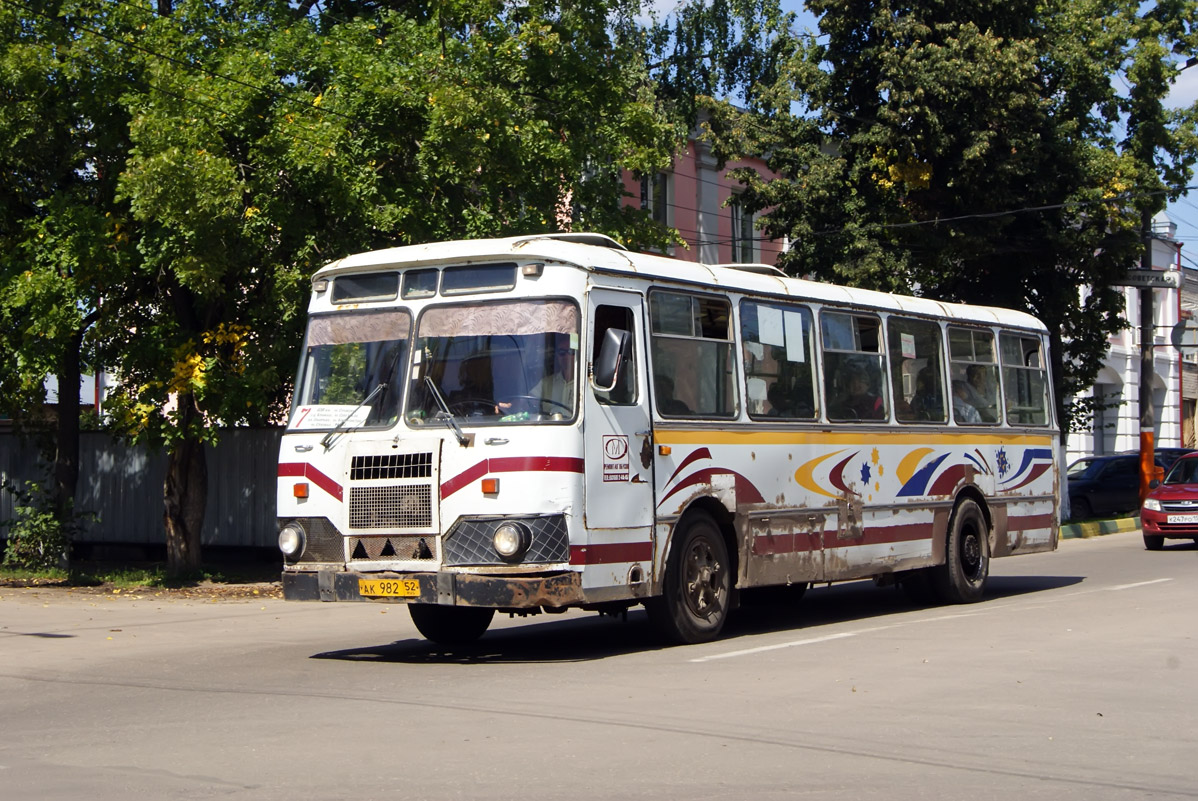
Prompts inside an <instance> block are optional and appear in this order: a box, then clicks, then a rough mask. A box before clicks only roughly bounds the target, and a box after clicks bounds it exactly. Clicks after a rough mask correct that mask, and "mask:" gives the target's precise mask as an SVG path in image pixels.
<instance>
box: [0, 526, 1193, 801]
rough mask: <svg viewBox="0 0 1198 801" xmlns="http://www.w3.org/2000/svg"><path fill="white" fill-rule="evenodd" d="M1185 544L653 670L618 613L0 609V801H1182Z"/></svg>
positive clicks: (1122, 542)
mask: <svg viewBox="0 0 1198 801" xmlns="http://www.w3.org/2000/svg"><path fill="white" fill-rule="evenodd" d="M1196 579H1198V546H1194V545H1192V544H1190V543H1188V542H1187V543H1185V544H1170V545H1168V546H1167V547H1166V548H1165V550H1164V551H1162V552H1155V553H1150V552H1147V551H1145V550H1143V546H1142V544H1141V541H1140V537H1139V534H1138V533H1131V534H1116V535H1111V536H1107V537H1102V538H1098V539H1093V540H1066V541H1065V542H1063V543H1062V545H1061V548H1060V550H1059V551H1058V552H1056V553H1054V554H1043V555H1035V556H1026V557H1016V558H1011V559H1003V560H997V561H995V562H994V563H993V575H992V579H991V584H990V589H989V593H988V598H987V600H985V601H984V602H982V603H980V604H974V605H970V606H955V607H938V608H920V607H916V606H912V605H911V604H909V603H908V602H907V601H906V600H905V599H904V598H903V596H902V595H901V594H900V593H899V592H897V591H896V590H894V589H892V588H885V589H880V588H876V587H874V586H873V585H872V583H869V582H855V583H851V584H843V585H837V586H833V587H830V588H817V589H815V590H812V591H811V592H809V593H808V594H807V596H806V597H805V598H804V599H803V601H802V602H801V603H800V604H799V605H798V606H797V607H795V608H793V609H791V610H769V609H759V608H755V609H744V610H742V611H741V612H740V613H738V614H737V616H736V618H734V619H733V621H731V623H730V625H729V628H728V629H727V630H726V635H725V637H724V638H723V639H721V640H720V641H718V642H715V643H711V644H707V645H701V646H690V647H677V648H661V647H659V646H658V645H657V644H656V642H655V641H654V639H653V635H652V633H651V631H650V630H649V627H648V624H647V622H646V620H645V618H644V616H643V614H642V613H640V612H633V613H632V614H630V615H629V616H628V619H627V621H621V620H612V619H604V618H599V617H597V616H595V615H587V614H582V613H578V614H575V613H570V614H567V615H563V616H557V617H549V616H544V615H542V616H539V617H534V618H527V619H523V620H521V619H515V620H509V619H507V618H504V619H501V620H497V621H496V623H495V624H494V626H493V628H492V630H491V631H490V632H488V634H487V635H486V636H485V637H484V638H483V639H482V640H481V641H480V643H479V644H478V646H477V647H476V648H474V649H472V650H469V651H462V652H458V653H454V652H447V651H445V650H442V649H438V648H436V647H434V646H431V645H429V644H428V643H426V642H424V641H423V640H421V639H419V636H418V635H417V634H416V632H415V630H414V628H413V627H412V624H411V621H410V620H409V618H408V616H407V613H406V611H405V610H404V608H403V607H402V606H389V605H388V606H379V605H367V604H329V605H320V604H288V603H285V602H283V601H279V600H273V599H272V600H252V601H222V602H219V603H210V602H204V601H199V600H190V601H169V600H163V599H160V598H153V597H146V596H143V597H141V598H129V597H125V596H112V597H95V596H80V595H69V594H66V593H63V592H61V591H59V592H54V593H49V594H47V593H45V592H42V593H35V592H34V591H31V590H19V591H18V590H0V800H2V801H14V799H72V801H78V799H82V798H86V799H89V801H93V800H94V801H105V800H106V799H130V798H147V799H193V798H199V799H354V801H368V800H369V799H383V798H387V799H403V800H404V801H411V800H412V799H452V798H482V799H509V798H510V799H530V798H545V799H560V798H570V799H589V798H620V799H641V798H645V799H648V798H652V799H674V798H676V799H700V798H719V799H739V798H746V799H747V798H753V799H775V798H777V799H781V798H786V799H793V798H800V799H806V798H818V799H824V798H829V799H830V798H836V799H888V800H890V799H907V798H911V799H915V798H962V797H967V798H970V799H1041V798H1043V799H1073V798H1076V799H1083V798H1084V799H1140V798H1146V797H1152V798H1165V799H1168V798H1198V758H1196V754H1198V725H1196V724H1198V678H1196V676H1195V673H1196V671H1198V644H1196V642H1195V633H1196V631H1198V626H1196V625H1195V609H1198V580H1196Z"/></svg>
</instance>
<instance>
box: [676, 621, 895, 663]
mask: <svg viewBox="0 0 1198 801" xmlns="http://www.w3.org/2000/svg"><path fill="white" fill-rule="evenodd" d="M892 628H894V626H874V627H872V628H868V629H857V630H856V631H842V632H839V633H837V634H825V635H824V636H822V637H810V638H808V639H806V640H791V641H790V642H780V643H777V644H776V645H762V646H759V647H757V648H745V649H743V650H740V651H728V652H727V653H723V654H712V655H711V656H701V657H699V658H698V659H690V660H688V661H690V662H711V661H713V660H716V659H731V658H732V657H734V656H747V655H748V654H761V653H765V652H766V651H780V650H782V649H783V648H794V647H796V646H799V645H814V644H815V643H820V642H828V641H830V640H843V639H844V638H845V637H856V636H857V635H858V634H868V633H869V632H871V631H881V630H882V629H892Z"/></svg>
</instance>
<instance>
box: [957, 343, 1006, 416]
mask: <svg viewBox="0 0 1198 801" xmlns="http://www.w3.org/2000/svg"><path fill="white" fill-rule="evenodd" d="M996 357H997V353H995V349H994V334H993V333H991V332H990V331H981V330H974V329H968V328H949V329H948V358H949V373H950V375H949V378H950V380H951V383H950V386H952V387H953V397H954V401H953V417H955V418H956V420H957V422H958V423H1001V422H1002V418H1001V416H1000V415H999V408H998V364H996V362H997V361H998V360H997V358H996ZM974 412H976V419H974V418H975V415H974Z"/></svg>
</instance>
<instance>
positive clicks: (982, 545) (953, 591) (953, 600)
mask: <svg viewBox="0 0 1198 801" xmlns="http://www.w3.org/2000/svg"><path fill="white" fill-rule="evenodd" d="M989 575H990V537H989V531H988V529H987V526H986V516H985V515H984V514H982V508H981V507H980V506H978V504H977V501H974V500H973V499H971V498H965V499H963V500H962V501H961V502H960V503H958V504H957V508H956V509H954V510H953V516H952V518H951V519H950V520H949V521H948V538H947V542H946V543H945V556H944V564H942V565H939V566H937V567H935V568H933V571H932V574H931V578H932V586H933V587H935V589H936V594H937V595H938V596H939V597H940V600H941V601H943V602H944V603H950V604H969V603H974V602H975V601H980V600H982V592H983V591H984V590H985V588H986V577H987V576H989Z"/></svg>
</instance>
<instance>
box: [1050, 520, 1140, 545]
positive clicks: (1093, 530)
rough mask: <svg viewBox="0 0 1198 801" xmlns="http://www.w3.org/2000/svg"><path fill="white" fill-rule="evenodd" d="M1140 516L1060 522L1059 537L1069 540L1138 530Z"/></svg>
mask: <svg viewBox="0 0 1198 801" xmlns="http://www.w3.org/2000/svg"><path fill="white" fill-rule="evenodd" d="M1139 530H1140V516H1139V515H1136V516H1135V517H1120V518H1116V519H1114V520H1089V521H1086V522H1084V523H1062V524H1061V539H1063V540H1070V539H1078V538H1083V539H1087V538H1089V537H1101V536H1102V535H1103V534H1118V533H1120V532H1123V531H1139Z"/></svg>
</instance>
